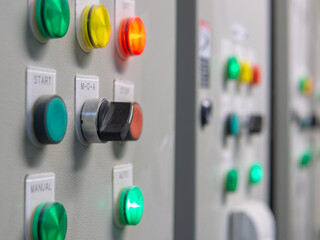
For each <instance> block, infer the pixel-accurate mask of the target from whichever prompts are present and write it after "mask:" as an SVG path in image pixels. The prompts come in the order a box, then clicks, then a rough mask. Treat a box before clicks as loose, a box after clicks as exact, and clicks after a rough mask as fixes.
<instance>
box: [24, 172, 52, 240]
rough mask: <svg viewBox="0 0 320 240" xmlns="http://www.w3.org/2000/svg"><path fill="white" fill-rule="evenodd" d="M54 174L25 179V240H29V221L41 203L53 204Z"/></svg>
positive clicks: (31, 176) (37, 175) (29, 176)
mask: <svg viewBox="0 0 320 240" xmlns="http://www.w3.org/2000/svg"><path fill="white" fill-rule="evenodd" d="M54 193H55V174H54V173H41V174H34V175H28V176H27V177H26V179H25V220H24V226H25V239H26V240H31V239H32V238H31V233H32V231H31V221H32V218H33V214H34V211H35V210H36V208H37V206H39V204H40V203H42V202H54Z"/></svg>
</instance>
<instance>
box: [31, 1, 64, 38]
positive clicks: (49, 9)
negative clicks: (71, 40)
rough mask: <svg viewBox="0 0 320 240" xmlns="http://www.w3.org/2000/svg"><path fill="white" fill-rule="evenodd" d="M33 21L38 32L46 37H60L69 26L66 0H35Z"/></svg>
mask: <svg viewBox="0 0 320 240" xmlns="http://www.w3.org/2000/svg"><path fill="white" fill-rule="evenodd" d="M35 21H36V26H37V28H38V30H39V32H40V34H41V35H42V36H43V37H44V38H46V39H50V38H61V37H63V36H64V35H65V34H66V33H67V31H68V28H69V22H70V11H69V3H68V0H37V1H36V4H35Z"/></svg>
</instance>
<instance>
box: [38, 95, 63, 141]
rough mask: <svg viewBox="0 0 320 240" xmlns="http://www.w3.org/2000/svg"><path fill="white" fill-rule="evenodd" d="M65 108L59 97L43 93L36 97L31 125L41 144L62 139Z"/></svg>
mask: <svg viewBox="0 0 320 240" xmlns="http://www.w3.org/2000/svg"><path fill="white" fill-rule="evenodd" d="M67 122H68V117H67V109H66V106H65V104H64V102H63V100H62V98H61V97H59V96H57V95H44V96H41V97H39V98H38V99H37V101H36V103H35V105H34V112H33V127H34V132H35V135H36V137H37V139H38V141H39V142H40V143H42V144H56V143H59V142H61V141H62V139H63V138H64V135H65V133H66V130H67Z"/></svg>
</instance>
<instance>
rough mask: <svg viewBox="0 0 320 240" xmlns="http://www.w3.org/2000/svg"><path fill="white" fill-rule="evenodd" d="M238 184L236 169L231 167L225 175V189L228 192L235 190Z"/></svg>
mask: <svg viewBox="0 0 320 240" xmlns="http://www.w3.org/2000/svg"><path fill="white" fill-rule="evenodd" d="M237 186H238V170H237V169H231V170H229V171H228V173H227V176H226V190H227V191H228V192H235V191H236V190H237Z"/></svg>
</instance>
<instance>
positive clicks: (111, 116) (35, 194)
mask: <svg viewBox="0 0 320 240" xmlns="http://www.w3.org/2000/svg"><path fill="white" fill-rule="evenodd" d="M2 10H3V14H2V15H1V16H0V19H1V20H2V22H3V23H6V24H8V25H4V29H3V30H4V31H3V34H2V38H1V41H0V42H1V45H0V52H1V56H2V58H1V60H0V63H1V64H0V71H1V74H2V82H3V85H2V87H1V89H0V95H1V101H0V111H1V113H2V114H1V116H2V120H1V124H0V126H1V127H0V128H1V132H2V136H1V137H0V143H1V151H0V152H1V153H0V162H1V172H0V179H1V183H0V190H1V192H2V193H3V194H1V198H0V204H1V208H0V212H1V217H0V223H1V224H0V238H1V239H12V240H13V239H79V240H80V239H82V240H84V239H106V240H111V239H113V240H115V239H118V240H120V239H121V240H125V239H139V240H142V239H159V240H164V239H168V240H169V239H174V238H173V223H174V152H175V151H174V134H175V132H174V129H175V77H176V71H175V59H176V54H175V52H176V51H175V46H176V39H175V36H176V2H175V1H171V0H163V1H135V0H109V1H107V0H72V1H71V0H24V1H10V2H7V3H6V4H4V5H3V7H2Z"/></svg>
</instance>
